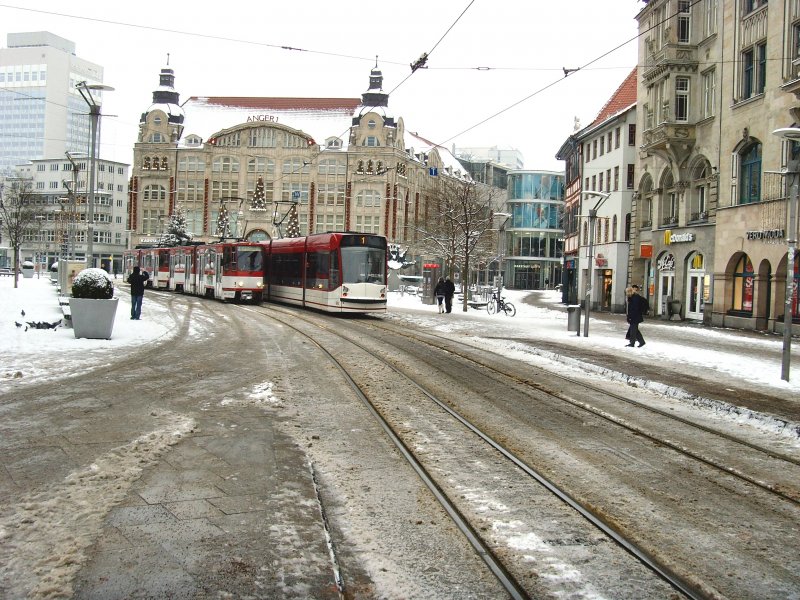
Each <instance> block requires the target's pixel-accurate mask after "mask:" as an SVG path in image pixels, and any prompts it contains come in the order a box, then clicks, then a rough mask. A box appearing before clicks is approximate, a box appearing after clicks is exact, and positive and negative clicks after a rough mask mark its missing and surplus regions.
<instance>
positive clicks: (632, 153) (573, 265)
mask: <svg viewBox="0 0 800 600" xmlns="http://www.w3.org/2000/svg"><path fill="white" fill-rule="evenodd" d="M636 74H637V69H633V71H631V73H630V74H629V75H628V76H627V77H626V79H625V80H624V81H623V82H622V84H621V85H620V86H619V88H617V90H616V91H615V92H614V94H613V95H612V96H611V98H610V99H609V100H608V102H607V103H606V104H605V106H604V107H603V108H602V109H601V110H600V112H599V114H598V115H597V117H596V118H595V119H594V121H593V122H592V123H591V124H590V125H589V126H588V127H585V128H583V129H582V130H580V131H576V132H575V133H573V134H572V135H571V136H570V137H569V138H568V139H567V141H566V142H565V144H564V145H563V146H562V147H561V149H560V150H559V153H558V154H557V155H556V157H557V158H560V159H562V160H564V161H566V163H567V178H566V185H567V190H566V192H567V195H566V209H565V215H564V230H565V260H564V280H563V281H562V282H561V283H562V284H563V285H564V288H565V296H564V297H565V299H566V301H568V302H572V303H576V302H580V303H583V302H584V301H586V299H587V287H588V286H589V282H591V286H590V295H589V298H588V300H589V302H590V307H591V309H592V310H605V311H612V312H625V288H626V287H627V286H628V285H629V283H631V282H630V280H629V274H628V262H629V253H630V238H631V203H632V198H633V194H634V192H635V185H636V178H635V165H636V160H637V158H638V153H639V151H638V148H637V141H636V140H637V135H636ZM590 211H596V212H594V216H593V217H592V216H590V215H591V213H590ZM592 227H593V228H594V230H593V231H592Z"/></svg>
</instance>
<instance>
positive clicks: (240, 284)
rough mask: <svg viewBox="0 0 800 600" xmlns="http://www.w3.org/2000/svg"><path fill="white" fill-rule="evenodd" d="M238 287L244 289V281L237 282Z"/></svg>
mask: <svg viewBox="0 0 800 600" xmlns="http://www.w3.org/2000/svg"><path fill="white" fill-rule="evenodd" d="M236 285H238V286H239V287H244V281H237V282H236Z"/></svg>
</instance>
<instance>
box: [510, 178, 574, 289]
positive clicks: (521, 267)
mask: <svg viewBox="0 0 800 600" xmlns="http://www.w3.org/2000/svg"><path fill="white" fill-rule="evenodd" d="M507 206H508V212H509V213H510V214H511V217H510V218H509V220H508V224H507V225H506V229H505V257H504V261H505V262H504V265H503V272H504V280H505V285H506V286H507V287H509V288H513V289H533V290H535V289H546V288H552V287H553V286H554V285H555V284H556V283H558V282H560V281H561V270H562V259H563V255H564V230H563V228H562V227H561V215H562V212H563V210H564V175H563V174H561V173H556V172H550V171H511V172H510V173H509V176H508V201H507Z"/></svg>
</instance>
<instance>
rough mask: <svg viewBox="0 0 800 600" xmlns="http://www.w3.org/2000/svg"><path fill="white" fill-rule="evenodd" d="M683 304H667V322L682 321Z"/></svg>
mask: <svg viewBox="0 0 800 600" xmlns="http://www.w3.org/2000/svg"><path fill="white" fill-rule="evenodd" d="M682 305H683V303H682V302H681V301H680V300H671V301H670V303H669V320H670V321H682V320H683V318H682V317H681V308H682Z"/></svg>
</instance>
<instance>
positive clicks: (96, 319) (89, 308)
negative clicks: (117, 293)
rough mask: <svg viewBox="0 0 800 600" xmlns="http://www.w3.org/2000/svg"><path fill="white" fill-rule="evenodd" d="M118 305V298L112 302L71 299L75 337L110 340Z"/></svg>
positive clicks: (70, 306) (70, 305) (112, 299)
mask: <svg viewBox="0 0 800 600" xmlns="http://www.w3.org/2000/svg"><path fill="white" fill-rule="evenodd" d="M118 303H119V299H118V298H111V299H110V300H94V299H89V298H70V299H69V310H70V313H71V315H72V332H73V333H74V334H75V337H76V338H90V339H97V340H110V339H111V332H112V330H113V329H114V317H115V316H116V314H117V304H118Z"/></svg>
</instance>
